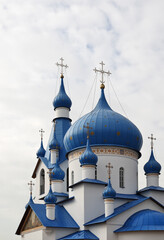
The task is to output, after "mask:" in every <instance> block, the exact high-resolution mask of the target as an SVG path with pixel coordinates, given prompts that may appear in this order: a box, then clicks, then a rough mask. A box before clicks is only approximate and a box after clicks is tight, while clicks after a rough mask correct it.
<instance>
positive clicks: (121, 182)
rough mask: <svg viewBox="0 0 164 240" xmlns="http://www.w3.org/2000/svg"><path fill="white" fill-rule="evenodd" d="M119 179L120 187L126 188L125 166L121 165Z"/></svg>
mask: <svg viewBox="0 0 164 240" xmlns="http://www.w3.org/2000/svg"><path fill="white" fill-rule="evenodd" d="M119 181H120V188H124V187H125V185H124V168H123V167H120V170H119Z"/></svg>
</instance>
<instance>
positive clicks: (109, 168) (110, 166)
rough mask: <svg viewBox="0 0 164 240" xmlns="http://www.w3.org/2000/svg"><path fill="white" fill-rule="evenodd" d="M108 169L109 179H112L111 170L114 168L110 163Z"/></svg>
mask: <svg viewBox="0 0 164 240" xmlns="http://www.w3.org/2000/svg"><path fill="white" fill-rule="evenodd" d="M106 168H108V178H109V179H110V176H111V168H113V166H112V165H111V163H110V162H109V163H108V165H106Z"/></svg>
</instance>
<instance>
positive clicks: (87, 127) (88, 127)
mask: <svg viewBox="0 0 164 240" xmlns="http://www.w3.org/2000/svg"><path fill="white" fill-rule="evenodd" d="M83 127H84V128H86V129H87V138H89V129H92V127H90V126H89V123H87V126H85V125H84V126H83Z"/></svg>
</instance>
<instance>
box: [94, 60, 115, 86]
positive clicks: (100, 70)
mask: <svg viewBox="0 0 164 240" xmlns="http://www.w3.org/2000/svg"><path fill="white" fill-rule="evenodd" d="M100 65H101V69H97V68H94V69H93V71H95V73H96V72H99V73H101V80H100V82H101V88H104V87H105V86H104V83H105V81H104V74H107V75H108V76H109V75H110V74H111V73H110V72H109V71H107V72H106V71H104V65H105V63H104V62H103V61H101V63H100Z"/></svg>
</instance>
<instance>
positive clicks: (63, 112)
mask: <svg viewBox="0 0 164 240" xmlns="http://www.w3.org/2000/svg"><path fill="white" fill-rule="evenodd" d="M55 118H69V109H68V108H65V107H58V108H56V109H55Z"/></svg>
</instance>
